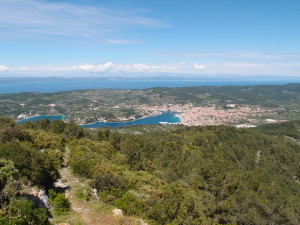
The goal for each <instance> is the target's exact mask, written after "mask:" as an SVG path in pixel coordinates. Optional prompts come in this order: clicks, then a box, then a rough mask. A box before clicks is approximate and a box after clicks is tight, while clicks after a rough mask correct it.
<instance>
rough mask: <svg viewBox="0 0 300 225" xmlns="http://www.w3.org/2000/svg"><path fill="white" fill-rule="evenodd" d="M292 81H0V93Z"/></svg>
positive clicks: (283, 82)
mask: <svg viewBox="0 0 300 225" xmlns="http://www.w3.org/2000/svg"><path fill="white" fill-rule="evenodd" d="M287 83H292V82H290V81H283V80H279V81H269V80H268V81H243V80H239V81H226V80H222V81H218V80H156V81H155V80H153V81H152V80H150V81H148V80H147V81H138V80H133V81H132V80H130V81H126V80H122V81H107V80H104V81H97V80H96V81H55V82H14V83H13V82H9V83H0V94H12V93H21V92H42V93H53V92H59V91H72V90H85V89H147V88H153V87H189V86H225V85H239V86H241V85H259V84H287Z"/></svg>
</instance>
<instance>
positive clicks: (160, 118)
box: [81, 112, 180, 128]
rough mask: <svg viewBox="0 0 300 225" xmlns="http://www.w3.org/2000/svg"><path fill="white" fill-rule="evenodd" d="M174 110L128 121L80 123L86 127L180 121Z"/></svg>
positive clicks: (174, 122)
mask: <svg viewBox="0 0 300 225" xmlns="http://www.w3.org/2000/svg"><path fill="white" fill-rule="evenodd" d="M176 114H177V113H175V112H162V114H160V115H156V116H149V117H145V118H141V119H137V120H133V121H128V122H116V123H106V122H96V123H92V124H86V125H81V126H82V127H87V128H98V127H124V126H132V125H150V124H159V123H161V122H162V123H164V122H166V123H173V124H176V123H180V119H179V117H177V116H176Z"/></svg>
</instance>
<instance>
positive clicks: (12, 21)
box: [0, 0, 300, 77]
mask: <svg viewBox="0 0 300 225" xmlns="http://www.w3.org/2000/svg"><path fill="white" fill-rule="evenodd" d="M299 12H300V1H299V0H101V1H97V0H73V1H71V0H65V1H60V0H26V1H24V0H0V76H2V77H4V76H106V77H107V76H112V77H113V76H160V75H165V74H169V75H174V76H187V77H188V76H190V77H205V76H217V75H242V76H259V75H269V76H272V75H279V76H295V77H300V13H299Z"/></svg>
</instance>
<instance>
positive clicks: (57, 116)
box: [16, 115, 64, 124]
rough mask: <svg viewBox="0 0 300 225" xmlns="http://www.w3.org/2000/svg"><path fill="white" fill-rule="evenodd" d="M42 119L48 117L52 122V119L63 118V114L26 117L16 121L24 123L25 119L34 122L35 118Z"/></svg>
mask: <svg viewBox="0 0 300 225" xmlns="http://www.w3.org/2000/svg"><path fill="white" fill-rule="evenodd" d="M44 119H49V120H50V122H52V121H53V120H63V119H64V116H63V115H55V116H34V117H29V118H27V119H24V120H20V121H18V122H16V123H19V124H21V123H24V122H25V121H29V122H34V121H36V120H44Z"/></svg>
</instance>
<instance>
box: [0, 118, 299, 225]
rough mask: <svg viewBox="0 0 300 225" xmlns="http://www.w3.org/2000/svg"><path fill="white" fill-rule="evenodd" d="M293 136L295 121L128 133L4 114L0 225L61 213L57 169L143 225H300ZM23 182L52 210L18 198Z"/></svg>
mask: <svg viewBox="0 0 300 225" xmlns="http://www.w3.org/2000/svg"><path fill="white" fill-rule="evenodd" d="M282 127H285V129H283V128H282ZM287 136H288V137H292V138H293V139H287V138H286V137H287ZM298 139H299V121H294V122H288V123H283V124H274V125H266V126H261V127H258V128H255V129H236V128H234V127H229V126H207V127H183V126H179V127H178V128H176V129H173V128H172V129H170V131H162V130H161V131H159V130H157V131H151V132H145V133H140V132H133V133H128V132H124V130H122V129H114V130H113V129H112V130H109V129H98V130H84V129H83V128H81V127H79V126H77V125H76V124H75V123H65V122H63V121H59V120H56V121H54V122H53V123H50V122H49V121H48V120H43V121H39V120H38V121H36V122H25V123H24V124H23V125H17V124H15V123H14V122H13V121H12V120H10V119H5V118H1V119H0V158H1V159H0V191H1V195H0V198H1V199H0V200H1V201H0V207H1V209H0V224H48V223H49V221H48V220H47V218H48V217H49V216H51V215H52V216H54V217H55V216H56V215H59V214H65V215H66V216H67V215H68V211H69V210H70V209H69V208H68V207H69V206H68V202H67V200H66V198H65V196H64V195H63V193H59V191H58V190H55V188H54V187H53V183H54V182H55V181H56V180H57V179H58V178H59V171H60V169H61V167H63V166H68V167H69V168H70V169H71V171H72V172H73V174H74V175H75V176H79V177H83V178H86V179H87V180H89V185H90V187H91V188H95V189H96V190H97V193H98V196H99V202H101V203H104V204H107V205H112V206H113V207H115V208H119V209H122V210H123V212H124V213H125V214H126V215H129V216H135V217H139V218H143V219H144V220H146V221H147V223H148V224H154V225H155V224H157V225H158V224H172V225H175V224H182V225H186V224H191V225H192V224H195V225H196V224H300V206H299V202H300V186H299V185H300V164H299V161H300V146H299V144H298V142H297V141H298ZM66 148H67V149H68V152H66V151H65V149H66ZM63 158H67V165H63V164H62V162H63ZM25 186H38V187H45V189H46V193H47V194H48V196H49V197H50V203H51V204H52V205H53V206H54V209H51V210H45V209H41V208H38V207H37V206H35V205H34V204H33V203H32V202H31V201H29V200H27V199H26V198H24V197H25V196H22V194H20V193H21V192H20V190H22V188H24V187H25ZM84 194H85V195H86V196H85V195H84ZM78 197H79V198H82V197H84V198H85V199H86V201H88V193H82V194H81V195H80V194H78ZM60 202H64V203H65V204H59V203H60ZM61 205H64V206H65V208H63V207H62V206H61ZM47 211H48V212H47Z"/></svg>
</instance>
